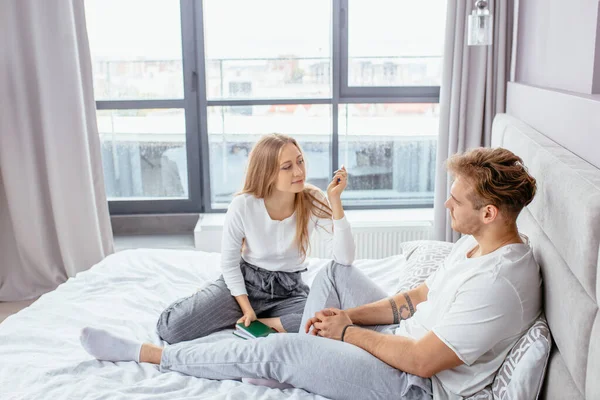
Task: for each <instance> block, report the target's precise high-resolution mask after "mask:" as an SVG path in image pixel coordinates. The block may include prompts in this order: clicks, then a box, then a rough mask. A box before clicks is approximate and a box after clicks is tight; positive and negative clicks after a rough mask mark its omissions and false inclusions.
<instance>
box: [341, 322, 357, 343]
mask: <svg viewBox="0 0 600 400" xmlns="http://www.w3.org/2000/svg"><path fill="white" fill-rule="evenodd" d="M351 326H356V325H354V324H350V325H346V326H345V327H344V329H342V338H341V341H342V342H343V341H344V335H345V334H346V329H348V328H350V327H351Z"/></svg>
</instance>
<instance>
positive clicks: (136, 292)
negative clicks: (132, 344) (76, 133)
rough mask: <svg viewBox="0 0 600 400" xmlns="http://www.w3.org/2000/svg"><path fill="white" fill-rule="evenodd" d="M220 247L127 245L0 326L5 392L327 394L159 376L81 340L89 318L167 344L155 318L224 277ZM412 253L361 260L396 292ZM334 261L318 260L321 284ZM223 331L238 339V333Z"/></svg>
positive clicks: (59, 395) (7, 395) (42, 395)
mask: <svg viewBox="0 0 600 400" xmlns="http://www.w3.org/2000/svg"><path fill="white" fill-rule="evenodd" d="M219 257H220V255H219V254H217V253H205V252H199V251H178V250H128V251H124V252H120V253H116V254H113V255H111V256H109V257H107V258H106V259H105V260H104V261H102V262H101V263H99V264H97V265H95V266H94V267H92V268H91V269H90V270H88V271H85V272H82V273H79V274H78V275H77V276H76V277H75V278H71V279H69V280H68V281H67V282H66V283H64V284H63V285H61V286H60V287H58V289H56V290H55V291H53V292H51V293H48V294H46V295H44V296H42V297H41V298H40V299H39V300H38V301H36V302H35V303H34V304H33V305H31V306H30V307H28V308H26V309H24V310H22V311H21V312H19V313H17V314H15V315H13V316H11V317H9V318H8V319H6V320H5V321H4V322H3V323H2V324H0V360H1V362H0V399H3V400H6V399H46V398H48V399H50V398H51V399H67V398H68V399H148V398H152V399H169V400H172V399H184V398H185V399H189V398H212V399H247V398H252V399H275V398H282V397H285V398H291V399H319V398H322V397H320V396H315V395H312V394H309V393H308V392H305V391H304V390H301V389H287V390H285V393H283V392H282V391H280V390H276V389H268V388H265V387H258V386H252V385H248V384H242V383H241V382H237V381H220V382H219V381H211V380H206V379H198V378H194V377H189V376H185V375H182V374H179V373H175V372H170V373H160V372H159V370H158V367H157V366H153V365H150V364H137V363H133V362H127V363H111V362H100V361H96V360H94V359H93V358H92V357H91V356H90V355H88V354H87V353H86V352H85V351H84V350H83V348H82V347H81V346H80V344H79V331H80V330H81V328H82V327H84V326H86V325H92V326H99V327H104V328H107V329H109V330H112V331H115V332H117V333H120V334H124V335H127V336H130V337H132V338H137V339H141V340H145V341H149V342H152V343H155V344H162V342H161V341H160V339H159V337H158V335H157V333H156V329H155V324H156V320H157V318H158V316H159V314H160V313H161V311H162V310H163V309H164V308H166V307H167V306H168V305H169V304H170V303H171V302H172V301H174V300H176V299H177V298H180V297H183V296H186V295H188V294H191V293H193V292H194V291H195V290H197V289H198V288H199V287H201V286H202V285H203V284H205V283H207V282H209V281H211V280H214V279H216V278H217V277H218V275H219ZM404 261H405V258H404V256H402V255H399V256H395V257H393V258H389V259H386V262H383V263H381V262H373V261H366V262H365V261H360V262H358V265H359V266H362V267H361V268H363V269H364V270H365V271H366V272H367V273H368V274H369V275H370V276H371V277H373V278H374V279H376V280H377V281H378V282H379V283H380V284H382V285H383V286H384V287H385V288H386V290H388V291H389V292H390V293H391V292H392V291H394V289H395V288H396V286H397V284H398V276H399V275H400V274H401V271H402V268H403V265H404V264H405V262H404ZM325 264H326V261H325V260H316V259H315V260H311V263H310V268H309V271H307V272H306V273H305V276H304V279H305V281H307V283H310V282H312V279H313V278H314V275H315V274H316V272H317V271H318V269H319V268H320V267H322V266H323V265H325ZM214 336H215V339H218V338H219V337H223V336H226V337H231V331H226V332H221V333H218V334H216V335H214Z"/></svg>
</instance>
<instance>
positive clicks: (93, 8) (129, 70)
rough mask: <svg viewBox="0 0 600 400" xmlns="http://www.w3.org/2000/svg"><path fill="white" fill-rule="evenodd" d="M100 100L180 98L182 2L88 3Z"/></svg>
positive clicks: (120, 0)
mask: <svg viewBox="0 0 600 400" xmlns="http://www.w3.org/2000/svg"><path fill="white" fill-rule="evenodd" d="M85 8H86V20H87V31H88V37H89V41H90V49H91V52H92V62H93V72H94V94H95V97H96V100H134V99H138V100H139V99H181V98H183V69H182V62H181V58H182V57H181V16H180V11H179V0H86V2H85Z"/></svg>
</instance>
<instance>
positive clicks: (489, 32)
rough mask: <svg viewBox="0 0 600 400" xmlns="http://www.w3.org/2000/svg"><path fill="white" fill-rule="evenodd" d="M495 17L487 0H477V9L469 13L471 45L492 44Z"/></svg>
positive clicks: (469, 40)
mask: <svg viewBox="0 0 600 400" xmlns="http://www.w3.org/2000/svg"><path fill="white" fill-rule="evenodd" d="M493 27H494V19H493V15H492V14H490V10H489V9H488V2H487V0H476V1H475V9H474V10H473V11H472V12H471V15H469V32H468V34H469V38H468V44H469V46H489V45H491V44H492V38H493V33H494V30H493Z"/></svg>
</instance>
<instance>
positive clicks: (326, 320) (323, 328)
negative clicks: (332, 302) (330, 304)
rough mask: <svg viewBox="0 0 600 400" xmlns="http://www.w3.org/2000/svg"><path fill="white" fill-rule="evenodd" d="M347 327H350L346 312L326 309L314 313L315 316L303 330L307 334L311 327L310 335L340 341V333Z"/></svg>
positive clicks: (350, 321)
mask: <svg viewBox="0 0 600 400" xmlns="http://www.w3.org/2000/svg"><path fill="white" fill-rule="evenodd" d="M347 325H352V320H351V319H350V317H349V316H348V313H347V312H345V311H343V310H340V309H337V308H327V309H325V310H321V311H319V312H317V313H315V316H314V317H312V318H311V319H309V320H308V322H307V323H306V327H305V330H306V333H308V331H309V329H310V328H311V326H312V328H313V329H312V331H311V332H310V334H311V335H316V336H322V337H326V338H329V339H334V340H341V338H342V331H343V330H344V327H345V326H347Z"/></svg>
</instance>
